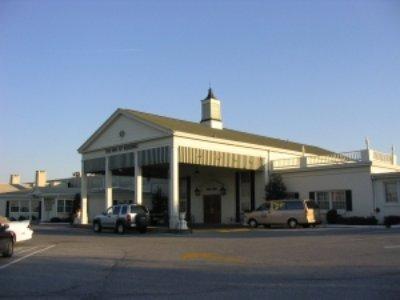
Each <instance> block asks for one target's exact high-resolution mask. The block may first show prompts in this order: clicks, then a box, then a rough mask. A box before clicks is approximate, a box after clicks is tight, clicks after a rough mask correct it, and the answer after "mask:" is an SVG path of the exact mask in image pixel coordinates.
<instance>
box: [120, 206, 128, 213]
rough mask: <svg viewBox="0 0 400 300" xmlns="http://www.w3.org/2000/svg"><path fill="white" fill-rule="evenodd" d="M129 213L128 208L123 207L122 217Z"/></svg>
mask: <svg viewBox="0 0 400 300" xmlns="http://www.w3.org/2000/svg"><path fill="white" fill-rule="evenodd" d="M127 212H128V206H127V205H124V206H122V209H121V215H126V213H127Z"/></svg>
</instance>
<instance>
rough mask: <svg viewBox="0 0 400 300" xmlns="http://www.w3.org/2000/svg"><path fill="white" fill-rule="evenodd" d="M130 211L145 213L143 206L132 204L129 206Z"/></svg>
mask: <svg viewBox="0 0 400 300" xmlns="http://www.w3.org/2000/svg"><path fill="white" fill-rule="evenodd" d="M131 212H132V213H135V214H146V213H147V211H146V209H145V208H144V207H143V206H139V205H132V206H131Z"/></svg>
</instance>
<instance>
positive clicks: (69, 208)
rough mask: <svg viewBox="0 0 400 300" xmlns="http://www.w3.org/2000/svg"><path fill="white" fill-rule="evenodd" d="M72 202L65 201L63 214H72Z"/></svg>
mask: <svg viewBox="0 0 400 300" xmlns="http://www.w3.org/2000/svg"><path fill="white" fill-rule="evenodd" d="M72 203H73V201H72V200H65V212H67V213H72V206H73V205H72Z"/></svg>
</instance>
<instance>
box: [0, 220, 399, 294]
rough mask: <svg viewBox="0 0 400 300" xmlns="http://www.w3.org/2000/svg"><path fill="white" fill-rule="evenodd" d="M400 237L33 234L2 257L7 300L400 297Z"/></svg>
mask: <svg viewBox="0 0 400 300" xmlns="http://www.w3.org/2000/svg"><path fill="white" fill-rule="evenodd" d="M399 282H400V229H395V228H392V229H390V230H388V229H384V228H341V229H340V228H339V229H338V228H336V229H335V228H316V229H312V228H310V229H295V230H289V229H264V228H260V229H256V230H249V229H247V228H237V229H229V228H228V229H212V230H205V229H204V230H197V231H194V233H193V234H174V233H160V232H149V233H148V234H138V233H135V232H132V233H128V234H125V235H116V234H114V233H112V232H109V233H101V234H94V233H92V232H91V231H90V230H88V229H82V228H70V227H67V226H40V227H36V228H35V235H34V238H33V240H31V241H29V242H27V243H25V244H21V245H19V246H18V247H16V249H15V255H14V257H12V258H10V259H6V258H1V259H0V298H17V297H18V298H24V297H25V298H32V297H36V298H43V297H57V298H110V297H118V298H133V297H135V298H181V299H184V298H187V297H192V298H204V297H207V298H211V299H215V298H221V297H223V298H228V297H230V298H245V297H247V298H248V297H251V298H256V297H263V298H265V297H272V298H292V297H294V296H299V297H302V298H305V297H312V298H321V297H324V298H327V299H337V298H339V297H341V298H344V299H361V298H363V299H377V298H379V299H398V298H399V294H400V284H399Z"/></svg>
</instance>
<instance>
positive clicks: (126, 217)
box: [93, 204, 150, 234]
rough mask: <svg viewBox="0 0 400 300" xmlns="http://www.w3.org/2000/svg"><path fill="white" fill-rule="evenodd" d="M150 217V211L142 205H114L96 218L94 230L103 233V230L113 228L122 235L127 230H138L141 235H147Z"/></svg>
mask: <svg viewBox="0 0 400 300" xmlns="http://www.w3.org/2000/svg"><path fill="white" fill-rule="evenodd" d="M149 216H150V214H149V210H148V209H147V208H146V207H144V206H142V205H138V204H119V205H114V206H112V207H110V208H109V209H107V211H106V212H104V213H102V214H101V215H97V216H96V217H95V218H94V220H93V230H94V231H95V232H101V230H102V229H103V228H111V229H114V230H115V232H117V233H120V234H122V233H124V232H125V230H127V229H130V228H136V229H137V230H139V232H140V233H145V232H146V231H147V225H148V224H149V219H150V217H149Z"/></svg>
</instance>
